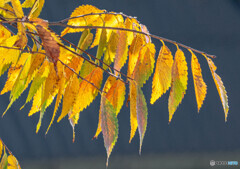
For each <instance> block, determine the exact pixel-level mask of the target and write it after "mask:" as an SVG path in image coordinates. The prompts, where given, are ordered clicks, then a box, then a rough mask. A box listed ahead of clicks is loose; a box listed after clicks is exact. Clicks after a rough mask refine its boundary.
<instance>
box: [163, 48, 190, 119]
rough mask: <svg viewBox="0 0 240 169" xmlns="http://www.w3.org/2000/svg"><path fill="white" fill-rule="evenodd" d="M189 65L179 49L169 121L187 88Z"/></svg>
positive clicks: (173, 78)
mask: <svg viewBox="0 0 240 169" xmlns="http://www.w3.org/2000/svg"><path fill="white" fill-rule="evenodd" d="M187 70H188V67H187V62H186V58H185V56H184V53H183V52H182V50H181V49H179V48H178V49H177V52H176V54H175V59H174V63H173V67H172V84H171V91H170V95H169V99H168V111H169V122H171V120H172V116H173V114H174V112H175V111H176V109H177V107H178V105H179V104H180V103H181V102H182V99H183V97H184V95H185V93H186V90H187V81H188V72H187Z"/></svg>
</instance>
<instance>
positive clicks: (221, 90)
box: [204, 55, 229, 121]
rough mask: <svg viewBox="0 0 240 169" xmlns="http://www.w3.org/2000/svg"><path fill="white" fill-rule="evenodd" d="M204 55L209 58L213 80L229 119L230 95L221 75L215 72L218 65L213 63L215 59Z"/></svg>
mask: <svg viewBox="0 0 240 169" xmlns="http://www.w3.org/2000/svg"><path fill="white" fill-rule="evenodd" d="M204 56H205V58H206V59H207V62H208V65H209V68H210V70H211V73H212V76H213V80H214V82H215V85H216V87H217V90H218V94H219V96H220V99H221V102H222V106H223V109H224V113H225V121H227V116H228V110H229V106H228V96H227V92H226V89H225V87H224V85H223V82H222V79H221V77H220V76H219V75H218V74H217V73H216V72H215V71H216V70H217V67H216V66H215V64H214V63H213V61H212V60H211V59H210V58H208V57H206V55H204Z"/></svg>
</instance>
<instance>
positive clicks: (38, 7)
mask: <svg viewBox="0 0 240 169" xmlns="http://www.w3.org/2000/svg"><path fill="white" fill-rule="evenodd" d="M35 1H36V0H25V1H24V2H23V4H22V7H23V8H32V10H31V12H30V15H29V18H37V17H38V16H39V15H40V13H41V11H42V8H43V5H44V3H45V0H37V2H36V4H35V6H33V5H34V3H35Z"/></svg>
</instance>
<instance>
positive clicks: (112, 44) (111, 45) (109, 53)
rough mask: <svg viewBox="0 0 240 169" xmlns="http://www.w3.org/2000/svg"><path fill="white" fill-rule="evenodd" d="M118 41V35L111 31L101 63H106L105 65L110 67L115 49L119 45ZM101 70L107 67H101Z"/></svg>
mask: <svg viewBox="0 0 240 169" xmlns="http://www.w3.org/2000/svg"><path fill="white" fill-rule="evenodd" d="M118 40H119V35H118V34H117V32H116V31H112V33H111V36H110V39H109V41H108V45H107V48H106V52H105V55H104V59H103V62H104V63H106V64H107V65H110V64H111V63H112V62H113V61H114V58H115V55H116V51H117V47H118V45H119V44H118ZM103 68H104V69H106V68H107V66H106V65H103Z"/></svg>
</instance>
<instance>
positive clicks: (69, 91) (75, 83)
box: [57, 76, 79, 122]
mask: <svg viewBox="0 0 240 169" xmlns="http://www.w3.org/2000/svg"><path fill="white" fill-rule="evenodd" d="M78 90H79V80H78V78H77V76H73V77H72V78H71V80H70V82H69V84H68V86H67V88H66V90H65V93H64V96H63V104H62V113H61V115H60V117H59V118H58V120H57V121H58V122H59V121H60V120H61V119H62V118H63V117H65V116H66V115H67V114H68V113H69V112H70V111H71V109H72V107H73V105H74V104H75V102H76V97H77V94H78Z"/></svg>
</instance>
